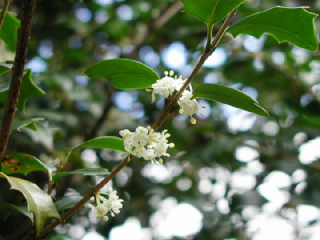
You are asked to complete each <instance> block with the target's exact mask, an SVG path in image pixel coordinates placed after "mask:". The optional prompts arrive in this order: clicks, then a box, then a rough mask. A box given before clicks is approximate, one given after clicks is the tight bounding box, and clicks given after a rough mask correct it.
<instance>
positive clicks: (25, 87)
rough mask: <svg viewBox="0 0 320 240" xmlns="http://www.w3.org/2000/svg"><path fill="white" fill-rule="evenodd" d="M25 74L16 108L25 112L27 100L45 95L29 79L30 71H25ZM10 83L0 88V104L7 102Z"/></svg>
mask: <svg viewBox="0 0 320 240" xmlns="http://www.w3.org/2000/svg"><path fill="white" fill-rule="evenodd" d="M24 71H25V74H24V76H23V79H22V83H21V89H20V97H19V102H18V105H17V108H18V109H19V110H21V111H23V112H24V111H25V105H26V102H27V100H28V99H29V98H32V97H38V96H42V95H44V94H45V92H44V91H43V90H42V89H41V88H39V87H38V86H37V85H36V84H35V83H34V82H33V81H32V78H31V69H25V70H24ZM9 87H10V82H6V83H5V84H3V85H2V86H0V102H7V99H8V92H9Z"/></svg>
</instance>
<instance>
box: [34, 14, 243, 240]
mask: <svg viewBox="0 0 320 240" xmlns="http://www.w3.org/2000/svg"><path fill="white" fill-rule="evenodd" d="M237 9H238V8H236V9H235V10H233V11H232V12H231V13H230V14H229V16H228V17H227V18H226V20H225V21H224V23H223V25H222V26H221V28H220V30H219V32H218V33H217V35H216V37H215V39H214V40H213V41H212V43H211V46H212V48H211V50H210V52H208V53H206V52H205V51H204V52H203V54H202V56H201V58H200V60H199V62H198V63H197V65H196V67H195V68H194V70H193V71H192V73H191V75H190V76H189V78H188V79H187V81H186V82H185V83H184V85H183V87H182V88H181V89H180V91H179V92H178V93H177V94H176V95H175V96H174V97H173V99H172V100H171V101H170V102H168V104H166V105H165V107H164V108H163V110H162V112H161V113H160V116H159V117H158V119H157V120H156V122H155V123H154V124H153V126H152V128H153V129H154V130H157V129H158V128H159V127H160V126H161V124H162V123H163V122H164V121H165V120H166V118H167V117H168V116H169V114H170V110H171V108H172V107H173V105H174V104H175V103H176V102H177V100H178V98H179V97H180V96H181V94H182V92H183V91H184V90H185V89H186V88H187V86H188V85H189V84H190V83H191V81H192V79H193V78H194V77H195V75H196V74H197V73H198V72H199V70H200V68H201V67H202V65H203V63H204V62H205V60H206V59H207V58H208V57H209V56H210V55H211V54H212V53H213V52H214V50H215V48H216V47H217V45H218V43H219V42H220V40H221V38H222V37H223V36H224V34H225V32H226V29H227V27H228V25H229V23H230V21H231V20H232V18H233V17H234V15H235V14H236V11H237ZM131 158H132V155H131V154H129V155H128V156H127V157H126V158H125V159H124V160H123V161H122V162H121V163H120V164H119V165H118V166H117V167H116V168H115V169H114V170H113V171H112V172H111V173H110V175H108V176H107V177H106V178H104V179H103V180H102V181H101V182H100V183H99V184H98V185H96V186H95V187H94V188H93V189H92V190H91V191H90V192H89V193H87V194H86V195H85V196H84V197H83V198H82V199H81V200H80V202H78V203H77V204H76V205H75V206H74V207H73V208H71V209H70V210H69V211H68V212H66V213H65V214H63V215H62V216H61V221H60V220H58V219H55V220H54V221H53V222H51V223H50V224H49V225H47V226H46V227H45V228H43V229H42V231H41V233H40V234H39V236H38V237H42V236H44V235H45V234H46V233H48V232H49V231H51V230H52V229H54V228H55V227H56V226H57V225H59V224H60V223H61V222H65V221H66V220H67V219H68V218H69V217H71V216H72V215H73V214H75V213H76V212H77V211H78V210H79V209H80V208H81V207H82V206H83V205H84V204H85V203H86V202H87V201H88V200H90V198H91V197H92V196H94V193H96V192H99V190H100V189H101V188H103V187H104V186H105V185H106V184H107V183H108V182H109V181H110V180H111V179H112V178H113V177H115V176H116V175H117V173H118V172H119V171H120V170H121V169H122V168H124V167H125V166H126V165H127V164H128V163H129V162H130V159H131Z"/></svg>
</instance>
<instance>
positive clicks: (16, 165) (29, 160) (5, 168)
mask: <svg viewBox="0 0 320 240" xmlns="http://www.w3.org/2000/svg"><path fill="white" fill-rule="evenodd" d="M1 170H2V172H3V173H5V174H6V175H10V174H16V173H22V174H24V175H28V174H29V173H30V172H35V171H50V168H49V167H48V166H46V165H45V164H44V163H42V162H41V161H40V160H39V159H37V158H36V157H34V156H31V155H28V154H25V153H11V154H8V155H6V156H5V158H4V159H3V161H2V163H1Z"/></svg>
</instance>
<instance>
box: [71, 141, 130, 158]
mask: <svg viewBox="0 0 320 240" xmlns="http://www.w3.org/2000/svg"><path fill="white" fill-rule="evenodd" d="M79 148H97V149H110V150H114V151H120V152H126V150H125V149H124V145H123V140H122V139H121V138H118V137H97V138H93V139H91V140H89V141H86V142H84V143H82V144H79V145H77V146H74V147H73V148H71V149H70V151H69V153H68V156H70V155H71V154H72V152H73V151H75V150H77V149H79Z"/></svg>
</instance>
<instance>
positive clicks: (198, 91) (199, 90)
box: [193, 84, 269, 117]
mask: <svg viewBox="0 0 320 240" xmlns="http://www.w3.org/2000/svg"><path fill="white" fill-rule="evenodd" d="M193 97H194V98H205V99H208V100H212V101H217V102H221V103H224V104H228V105H230V106H233V107H236V108H240V109H243V110H246V111H248V112H252V113H255V114H258V115H261V116H264V117H269V114H268V112H267V111H266V110H264V109H263V108H262V107H261V106H259V103H258V102H257V101H256V100H254V99H253V98H251V97H249V96H248V95H246V94H245V93H243V92H241V91H239V90H236V89H233V88H229V87H226V86H223V85H219V84H200V85H198V86H197V87H196V88H195V90H194V94H193Z"/></svg>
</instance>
